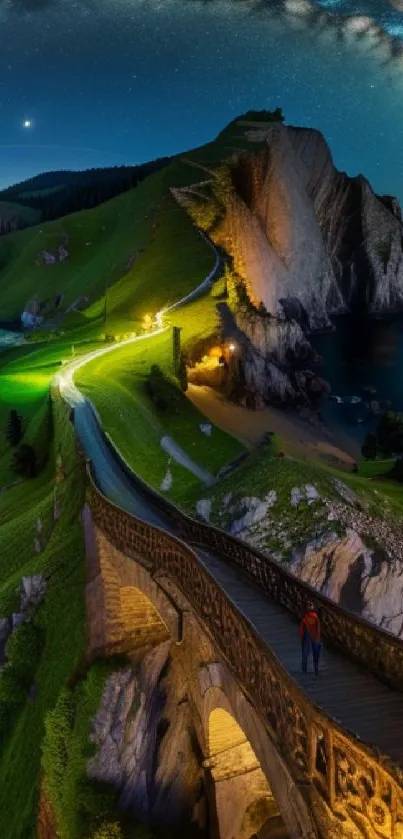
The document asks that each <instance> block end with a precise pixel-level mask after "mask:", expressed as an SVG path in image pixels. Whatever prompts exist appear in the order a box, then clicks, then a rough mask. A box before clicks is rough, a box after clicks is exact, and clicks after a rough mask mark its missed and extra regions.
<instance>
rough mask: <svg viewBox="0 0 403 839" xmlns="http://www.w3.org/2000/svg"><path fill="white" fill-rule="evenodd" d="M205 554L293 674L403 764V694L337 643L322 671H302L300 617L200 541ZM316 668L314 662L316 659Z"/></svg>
mask: <svg viewBox="0 0 403 839" xmlns="http://www.w3.org/2000/svg"><path fill="white" fill-rule="evenodd" d="M195 549H196V551H197V554H198V556H199V557H200V560H201V561H202V562H203V563H204V565H205V566H206V568H207V569H208V570H209V571H210V573H211V574H212V576H213V577H214V578H215V579H216V581H217V582H218V583H219V584H220V586H221V587H222V588H223V589H224V591H225V592H226V594H227V595H228V596H229V597H230V599H231V600H232V602H233V603H234V604H235V605H236V607H237V608H238V610H239V611H240V612H241V613H242V614H243V615H244V616H245V617H246V618H247V619H248V620H249V622H250V623H251V624H252V625H253V626H254V628H255V629H256V630H257V632H258V633H259V634H260V636H261V637H262V638H263V640H264V641H265V642H266V643H267V645H268V646H269V647H270V648H271V650H272V651H273V652H274V653H275V655H276V656H277V658H278V659H279V661H280V662H281V663H282V665H283V666H284V667H285V668H286V669H287V670H288V672H289V673H290V675H291V676H292V677H293V679H294V680H295V681H296V682H297V683H298V684H299V685H300V687H301V688H302V689H303V690H304V691H305V693H306V694H307V695H308V696H309V697H310V699H312V701H313V702H315V703H316V705H318V706H320V707H321V708H322V709H323V710H324V711H325V712H326V713H327V714H329V715H330V716H331V717H333V718H334V719H336V720H338V721H339V722H340V723H341V725H342V726H343V728H344V729H345V730H349V731H351V732H353V733H354V734H356V735H358V737H360V738H361V740H363V741H364V742H365V743H366V744H367V745H372V746H375V747H377V748H378V749H379V750H380V751H381V752H382V753H383V754H386V755H388V756H389V757H390V758H391V759H392V760H394V761H396V763H399V764H401V765H402V766H403V694H401V693H399V692H398V691H395V690H392V689H390V688H389V687H387V685H384V684H382V682H380V681H379V680H378V679H377V678H376V677H375V676H372V675H371V674H370V673H368V672H367V671H366V670H364V669H362V668H361V667H360V666H359V665H358V664H355V663H354V662H353V661H351V660H350V659H349V658H347V657H344V656H343V655H342V654H341V653H340V652H338V651H336V650H335V649H329V648H327V647H325V649H324V650H322V658H321V663H320V669H319V676H318V677H315V676H314V674H313V672H311V673H309V672H308V674H303V673H302V672H301V648H300V642H299V635H298V626H297V624H296V621H295V619H294V618H293V617H292V616H291V615H290V614H289V612H287V611H286V610H285V609H283V608H282V607H281V606H279V605H278V604H277V603H274V602H273V601H272V600H271V599H270V598H269V597H267V596H266V595H265V594H263V593H262V592H261V591H259V589H258V587H257V586H255V584H254V583H253V582H252V581H250V580H249V579H248V578H247V577H246V576H245V575H244V574H242V572H240V571H238V570H237V569H234V568H233V567H231V566H230V565H229V564H228V563H227V562H226V561H225V560H224V559H220V558H218V557H216V556H214V555H212V554H211V553H209V552H207V551H204V550H201V549H200V548H198V547H196V546H195ZM310 667H311V670H312V662H311V664H310Z"/></svg>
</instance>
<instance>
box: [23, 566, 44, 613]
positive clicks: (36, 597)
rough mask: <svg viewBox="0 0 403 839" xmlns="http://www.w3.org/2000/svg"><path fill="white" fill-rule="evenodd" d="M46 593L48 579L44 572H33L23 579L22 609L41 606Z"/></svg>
mask: <svg viewBox="0 0 403 839" xmlns="http://www.w3.org/2000/svg"><path fill="white" fill-rule="evenodd" d="M45 594H46V579H45V577H44V575H43V574H33V575H32V576H31V577H23V578H22V580H21V611H22V612H25V611H27V609H29V607H30V606H39V604H40V603H42V600H43V599H44V597H45Z"/></svg>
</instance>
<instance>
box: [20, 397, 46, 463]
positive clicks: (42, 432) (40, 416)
mask: <svg viewBox="0 0 403 839" xmlns="http://www.w3.org/2000/svg"><path fill="white" fill-rule="evenodd" d="M52 437H53V417H52V403H51V399H50V396H47V397H46V398H45V399H44V400H43V402H42V404H41V406H40V408H39V410H38V411H37V412H36V414H35V416H34V417H33V419H32V420H31V422H30V424H29V428H28V430H27V432H26V434H25V438H24V441H25V443H27V444H28V445H29V446H31V447H32V448H33V450H34V452H35V474H38V473H39V472H41V471H42V469H43V468H44V467H45V466H46V463H47V460H48V457H49V451H50V443H51V440H52Z"/></svg>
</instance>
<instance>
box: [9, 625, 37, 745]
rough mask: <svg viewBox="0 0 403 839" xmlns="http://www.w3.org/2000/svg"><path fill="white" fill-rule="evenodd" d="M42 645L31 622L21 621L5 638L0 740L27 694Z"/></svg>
mask: <svg viewBox="0 0 403 839" xmlns="http://www.w3.org/2000/svg"><path fill="white" fill-rule="evenodd" d="M42 647H43V634H42V631H41V630H40V629H39V628H38V627H36V626H35V625H34V624H33V623H23V624H21V626H19V627H18V628H17V629H15V630H14V632H13V634H12V636H11V638H10V639H9V641H8V645H7V657H8V660H7V662H6V664H5V665H4V667H3V668H2V670H1V674H0V742H1V740H2V738H3V737H4V736H5V735H6V734H7V733H8V732H9V730H10V725H11V723H12V720H13V715H14V714H15V712H16V711H18V710H19V708H20V707H21V705H22V704H23V703H24V702H25V700H26V698H27V694H28V690H29V688H30V686H31V684H32V683H33V681H34V678H35V673H36V669H37V667H38V664H39V661H40V658H41V652H42Z"/></svg>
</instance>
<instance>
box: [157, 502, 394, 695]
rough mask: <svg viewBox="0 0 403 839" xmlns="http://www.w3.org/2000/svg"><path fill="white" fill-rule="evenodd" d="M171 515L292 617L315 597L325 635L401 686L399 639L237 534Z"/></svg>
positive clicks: (181, 529)
mask: <svg viewBox="0 0 403 839" xmlns="http://www.w3.org/2000/svg"><path fill="white" fill-rule="evenodd" d="M171 515H172V517H173V519H174V520H175V522H176V523H177V530H178V533H179V535H180V536H181V537H182V538H183V539H185V540H186V542H188V543H190V544H195V545H200V546H205V547H206V548H207V550H210V551H212V552H214V553H216V554H219V555H220V556H222V557H225V559H227V560H229V561H230V562H231V563H232V564H233V565H236V566H237V567H238V568H240V569H241V570H242V571H243V572H244V573H245V574H247V576H248V577H249V578H251V579H252V580H253V581H254V582H255V583H256V584H257V585H258V586H259V588H261V589H262V590H263V591H264V592H265V593H266V594H268V595H269V596H270V597H271V598H272V599H273V600H275V602H277V603H279V604H280V605H282V606H284V607H285V608H286V609H287V610H288V611H289V612H291V613H292V614H294V615H295V617H296V618H298V619H301V617H302V615H303V613H304V611H305V609H306V604H307V600H314V601H315V603H316V604H317V605H318V607H319V608H320V617H321V626H322V632H323V635H324V637H325V638H326V639H328V640H329V641H330V642H331V644H332V645H334V646H336V647H338V648H340V649H341V650H342V652H343V653H344V654H345V655H348V656H350V657H351V658H353V659H354V660H355V661H357V662H358V663H359V664H361V665H363V666H365V668H366V669H367V670H369V671H370V672H372V673H373V674H374V675H375V676H377V678H379V679H381V680H382V681H383V682H386V683H387V684H389V685H390V686H392V687H395V688H397V689H398V690H403V640H402V639H400V638H397V637H396V636H395V635H392V634H391V633H390V632H385V631H384V630H382V629H380V628H379V627H377V626H375V625H374V624H373V623H370V622H369V621H367V620H365V619H364V618H362V617H360V616H359V615H356V614H354V613H352V612H349V611H347V610H345V609H343V608H342V607H341V606H338V605H337V603H334V602H333V601H332V600H330V599H329V598H328V597H325V596H324V595H323V594H320V593H319V592H318V591H317V590H316V589H314V588H312V587H311V586H309V585H308V584H307V583H304V582H303V581H302V580H299V579H298V578H297V577H296V576H295V575H294V574H291V573H290V572H289V571H287V569H286V568H285V567H284V565H281V564H280V563H278V562H276V561H275V560H272V559H270V558H269V557H267V556H265V555H264V554H263V553H261V552H260V551H258V550H256V549H254V548H252V547H251V546H250V545H247V544H245V543H244V542H242V541H241V540H240V539H236V538H235V537H233V536H230V535H229V534H227V533H224V531H222V530H219V529H217V528H214V527H210V526H209V525H205V524H203V523H202V522H198V521H195V520H193V519H191V518H189V517H188V516H185V515H183V514H182V513H181V512H180V511H177V510H176V509H175V511H174V512H173V513H172V514H171Z"/></svg>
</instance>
